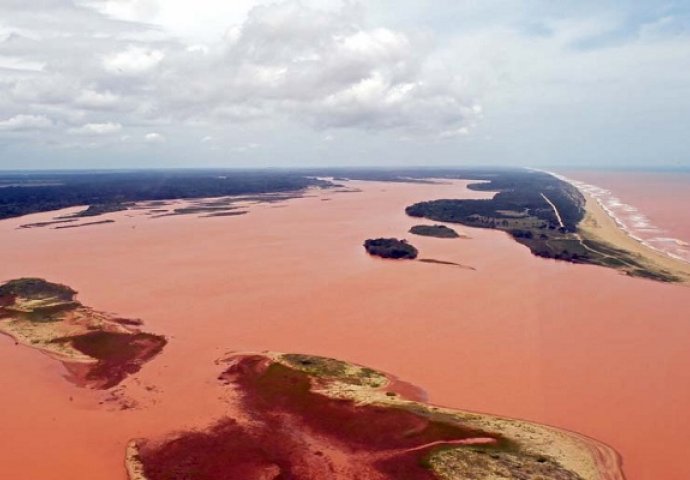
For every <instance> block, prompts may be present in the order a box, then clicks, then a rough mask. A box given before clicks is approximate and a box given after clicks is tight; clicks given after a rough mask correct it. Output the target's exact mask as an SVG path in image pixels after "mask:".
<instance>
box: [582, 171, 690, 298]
mask: <svg viewBox="0 0 690 480" xmlns="http://www.w3.org/2000/svg"><path fill="white" fill-rule="evenodd" d="M571 185H573V186H575V187H576V188H577V189H578V190H579V191H580V192H581V193H582V195H583V196H584V197H585V200H586V203H585V217H584V218H583V219H582V221H581V222H580V223H579V224H578V232H579V233H580V234H581V235H582V236H583V237H585V239H590V240H595V241H599V242H602V243H605V244H608V245H611V246H612V247H615V248H617V249H621V250H624V251H626V252H628V253H630V254H631V255H633V256H634V257H635V258H636V259H637V260H639V261H640V262H641V263H643V264H645V265H646V266H649V267H650V268H651V269H652V270H662V271H666V272H669V273H671V274H672V275H674V276H676V277H678V278H679V281H678V282H677V283H679V284H682V285H689V284H690V263H687V262H685V261H683V260H680V259H677V258H674V257H672V256H670V255H667V254H666V253H665V252H663V251H661V250H658V249H656V248H653V247H651V246H649V245H647V244H646V243H645V242H643V241H642V240H640V239H638V238H636V237H635V236H633V235H631V234H630V233H629V232H628V231H627V230H625V229H624V228H623V227H622V226H621V225H620V224H619V223H618V222H617V221H616V219H615V218H614V217H612V216H611V215H610V214H609V213H608V212H607V211H606V208H605V207H604V206H603V205H602V204H601V202H599V201H598V200H597V199H596V198H594V197H593V196H592V195H590V194H589V193H587V192H584V191H583V190H582V189H581V188H580V187H578V186H577V185H575V184H573V183H571Z"/></svg>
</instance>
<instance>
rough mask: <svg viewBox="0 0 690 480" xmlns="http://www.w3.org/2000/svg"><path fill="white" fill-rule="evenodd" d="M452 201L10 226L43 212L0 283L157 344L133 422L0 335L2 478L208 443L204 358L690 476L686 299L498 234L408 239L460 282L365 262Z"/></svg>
mask: <svg viewBox="0 0 690 480" xmlns="http://www.w3.org/2000/svg"><path fill="white" fill-rule="evenodd" d="M465 184H466V182H453V183H449V184H444V185H429V184H394V183H386V184H380V183H373V182H372V183H369V182H348V184H347V186H348V188H349V189H357V190H360V191H359V192H356V193H350V194H347V195H344V194H339V193H337V192H334V191H329V192H327V196H328V198H331V201H328V202H322V201H321V200H320V198H319V196H318V195H321V194H324V195H326V192H318V191H317V192H314V193H313V196H309V197H307V198H297V199H290V200H286V201H284V203H282V204H280V205H282V206H283V208H273V207H274V206H275V205H272V204H254V205H251V206H249V207H248V210H249V212H250V213H249V214H247V215H241V216H234V217H217V218H205V219H198V218H196V216H194V215H186V216H170V217H165V218H160V219H156V220H150V218H149V217H148V216H147V215H146V212H145V211H131V210H130V211H129V212H118V213H112V214H108V217H107V218H112V219H114V220H115V223H112V224H110V225H104V226H101V227H98V228H89V229H79V228H75V229H64V230H60V231H56V230H52V229H47V228H32V229H20V230H17V229H16V227H17V226H18V225H20V224H27V223H37V222H45V221H49V220H50V219H51V218H53V217H54V216H55V213H53V214H38V215H31V216H28V217H24V218H22V219H21V220H19V219H11V220H6V221H2V222H0V246H1V247H2V252H3V253H2V255H3V262H2V267H1V269H0V277H2V278H0V280H9V279H12V278H19V277H26V276H38V277H42V278H49V279H51V280H53V281H57V282H60V283H63V284H66V285H69V286H71V287H73V288H74V289H76V290H79V299H80V301H81V302H83V303H84V304H85V305H93V306H97V307H98V308H99V309H102V310H104V311H109V312H116V313H117V315H118V316H122V317H126V318H141V319H143V320H144V322H145V325H146V327H147V329H150V331H153V332H157V333H160V334H163V335H165V336H166V337H167V338H168V339H169V343H168V345H166V347H165V349H164V350H163V352H162V353H161V354H160V355H158V356H157V357H155V358H154V359H152V360H151V361H150V362H148V363H147V364H146V365H145V368H143V369H141V370H140V371H139V372H138V373H137V374H135V375H133V376H130V377H129V378H128V379H127V380H125V381H124V382H122V384H121V385H120V386H119V387H118V392H119V393H118V395H121V396H122V397H126V398H127V399H129V400H131V401H132V402H134V403H136V404H137V405H139V407H137V408H132V409H128V410H124V411H121V410H119V409H110V408H103V405H99V403H100V402H103V401H105V399H106V398H108V397H109V396H110V394H111V392H112V390H109V391H108V392H97V391H91V390H86V389H80V388H77V387H76V386H74V385H72V384H70V383H68V382H65V381H64V380H63V379H62V378H61V375H64V374H65V373H66V372H65V370H64V367H62V366H61V365H60V364H59V363H58V362H55V361H54V360H52V359H50V358H48V357H46V356H45V355H41V354H39V353H38V352H37V351H36V350H34V349H30V348H24V347H22V346H15V345H14V342H12V341H11V339H9V338H2V337H0V362H2V364H3V365H12V368H10V369H3V370H2V373H1V374H0V377H1V381H2V384H3V400H2V406H3V408H2V409H0V422H2V423H1V424H2V425H3V429H4V431H5V432H6V438H11V439H12V441H11V442H5V444H4V445H3V449H1V450H0V461H2V463H3V469H4V470H3V471H4V473H5V474H6V475H8V476H15V477H18V478H41V479H42V480H44V479H45V480H58V479H59V480H62V479H64V478H72V479H77V480H78V479H82V478H83V479H89V480H123V479H126V478H127V472H126V469H125V467H124V462H123V452H125V450H126V448H127V444H128V442H129V440H131V439H133V438H163V437H165V436H166V435H168V434H169V433H170V432H172V431H186V430H189V429H203V428H206V427H208V426H209V425H211V424H213V422H215V421H217V420H218V419H219V418H222V417H224V416H225V415H226V414H227V412H228V408H230V407H232V404H233V403H234V402H236V401H237V399H234V398H232V395H231V392H230V393H229V391H228V386H225V385H222V384H219V382H217V380H216V378H217V376H218V371H219V366H218V365H216V364H215V363H214V362H215V361H216V360H217V359H218V358H222V357H224V356H226V355H227V354H228V350H235V351H263V350H268V351H298V352H305V353H308V354H315V355H322V356H327V357H335V358H341V359H344V360H347V361H350V362H355V363H357V364H362V365H368V366H370V367H372V368H374V369H377V370H380V371H385V372H391V373H393V374H394V375H396V376H398V377H401V378H405V379H406V380H409V381H410V382H411V383H412V384H415V385H423V386H424V387H425V389H426V391H427V394H428V400H429V401H430V402H432V403H433V404H437V405H444V406H448V407H454V408H462V409H468V410H472V411H481V412H491V413H492V414H497V415H501V416H507V417H514V418H524V419H528V420H530V421H535V422H539V423H542V424H547V425H554V426H557V427H560V428H564V429H567V430H570V431H576V432H579V433H581V434H584V435H586V436H588V437H593V438H596V439H597V440H600V441H602V442H603V443H605V444H608V445H611V446H612V447H614V448H615V449H616V450H617V451H618V452H619V453H620V454H621V456H622V459H623V466H624V470H625V473H626V475H627V478H628V479H629V480H635V479H640V480H642V479H646V478H664V479H665V480H686V479H687V478H690V464H688V463H687V462H686V460H685V458H684V455H683V454H684V451H685V445H687V440H688V433H687V432H689V431H690V417H688V415H687V405H688V404H690V373H689V372H688V370H687V365H688V364H690V351H688V349H687V339H688V338H690V325H689V324H688V322H687V312H688V311H690V298H688V295H687V288H685V287H682V286H676V285H668V284H662V283H658V282H653V281H649V280H644V279H636V278H629V277H626V276H623V275H620V274H618V273H617V272H615V271H613V270H608V269H603V268H599V267H593V266H582V265H573V264H569V263H565V262H556V261H550V260H544V259H541V258H536V257H534V256H532V254H531V253H530V252H529V250H528V249H527V248H525V247H523V246H521V245H519V244H516V243H515V242H514V240H512V239H511V238H509V237H508V236H507V235H505V234H503V233H502V232H497V231H488V230H478V229H473V230H472V231H471V232H470V229H466V228H463V229H462V230H463V233H470V234H471V236H472V239H470V240H462V241H457V242H456V241H441V240H438V239H435V238H425V237H415V241H414V242H415V246H416V247H417V248H418V249H419V251H420V256H421V257H423V258H432V259H436V260H439V261H444V262H454V263H458V264H461V265H471V266H472V267H474V268H475V269H476V270H474V271H472V270H466V269H461V268H451V267H450V266H447V265H434V264H427V263H422V262H417V261H411V262H392V261H383V260H380V259H374V258H371V257H370V256H369V255H368V254H367V253H366V252H365V251H364V249H363V248H362V246H361V243H362V239H365V238H372V237H379V236H380V237H401V236H404V235H405V233H406V232H407V231H408V230H409V229H410V227H412V226H413V225H415V224H416V223H417V222H416V221H415V220H414V219H411V218H408V217H407V216H406V215H405V213H404V209H405V207H406V206H407V205H410V204H413V203H415V202H419V201H425V200H431V199H440V198H460V197H473V198H481V197H485V196H486V195H487V194H486V193H481V192H473V191H467V190H466V189H465V188H464V185H465ZM382 190H385V191H382ZM688 195H690V194H688ZM681 201H685V202H686V203H687V202H688V201H690V198H686V199H685V200H682V199H679V200H678V202H681ZM175 206H177V204H176V205H174V206H173V207H171V208H174V207H175ZM157 208H158V207H157ZM72 211H76V210H75V209H72ZM59 213H60V214H63V215H64V214H68V213H70V210H66V211H62V212H59ZM128 214H135V216H133V217H129V216H127V215H128ZM192 360H193V361H192ZM27 379H31V381H27ZM659 425H664V431H663V441H660V440H659V438H660V437H659V435H660V433H659ZM37 432H39V433H40V434H37Z"/></svg>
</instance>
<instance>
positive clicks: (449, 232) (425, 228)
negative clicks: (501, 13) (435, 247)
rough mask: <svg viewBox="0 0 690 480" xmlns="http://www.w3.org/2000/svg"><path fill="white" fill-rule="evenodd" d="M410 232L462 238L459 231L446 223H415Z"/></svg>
mask: <svg viewBox="0 0 690 480" xmlns="http://www.w3.org/2000/svg"><path fill="white" fill-rule="evenodd" d="M410 233H412V234H414V235H422V236H424V237H436V238H460V235H458V232H456V231H455V230H453V229H452V228H449V227H446V226H445V225H415V226H414V227H412V228H410Z"/></svg>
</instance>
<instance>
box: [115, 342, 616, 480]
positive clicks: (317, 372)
mask: <svg viewBox="0 0 690 480" xmlns="http://www.w3.org/2000/svg"><path fill="white" fill-rule="evenodd" d="M224 363H226V366H225V367H224V371H223V372H222V373H221V374H220V376H219V378H218V379H219V381H220V382H221V384H222V385H224V386H226V388H228V390H229V391H232V392H240V395H239V397H238V402H237V403H236V404H235V403H233V406H232V408H231V409H229V410H228V412H227V414H226V415H225V416H224V417H222V418H219V419H218V420H217V421H216V422H215V423H213V424H211V425H209V426H208V427H207V428H206V429H203V430H199V429H195V430H190V431H186V432H185V431H182V432H175V433H171V435H170V436H166V437H164V438H157V439H136V440H133V441H131V442H130V443H129V446H128V448H127V452H126V466H127V471H128V474H129V478H130V480H166V479H170V478H194V479H199V480H202V479H203V480H220V479H227V478H233V479H234V478H237V479H240V478H246V479H249V478H257V479H258V478H266V479H268V478H286V479H287V478H299V479H304V480H317V479H324V478H329V479H336V480H337V479H339V480H345V479H353V478H371V479H380V480H384V479H391V480H392V479H401V478H405V479H409V480H460V479H470V478H476V479H480V478H481V479H488V478H496V479H498V478H501V479H523V480H538V479H546V478H548V479H553V480H603V479H620V478H622V475H621V473H620V470H619V461H618V457H617V454H616V452H615V451H613V450H612V449H611V448H609V447H607V446H606V445H603V444H601V443H599V442H597V441H595V440H592V439H590V438H587V437H584V436H581V435H578V434H575V433H571V432H567V431H563V430H559V429H556V428H553V427H548V426H545V425H539V424H536V423H530V422H526V421H521V420H513V419H508V418H502V417H496V416H492V415H485V414H478V413H472V412H464V411H459V410H451V409H447V408H440V407H435V406H431V405H428V404H426V403H423V402H421V398H422V397H423V393H422V391H421V390H418V389H415V387H413V386H411V385H408V384H403V383H402V382H400V381H399V380H397V379H395V378H393V377H391V376H389V375H386V374H384V373H382V372H378V371H376V370H372V369H371V368H367V367H363V366H359V365H355V364H351V363H346V362H342V361H339V360H335V359H330V358H323V357H315V356H311V355H302V354H279V353H264V354H246V355H241V354H239V355H238V354H234V355H232V356H230V357H229V358H226V359H224Z"/></svg>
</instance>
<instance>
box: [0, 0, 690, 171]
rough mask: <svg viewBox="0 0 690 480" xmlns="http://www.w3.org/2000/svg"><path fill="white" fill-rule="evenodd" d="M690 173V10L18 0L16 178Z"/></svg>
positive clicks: (487, 2)
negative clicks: (234, 172) (469, 171)
mask: <svg viewBox="0 0 690 480" xmlns="http://www.w3.org/2000/svg"><path fill="white" fill-rule="evenodd" d="M326 165H337V166H381V167H385V166H435V165H438V166H477V165H520V166H531V167H559V166H580V167H585V168H609V167H612V168H621V167H634V168H639V167H642V168H657V167H660V168H666V167H681V168H685V167H690V0H685V1H668V2H664V1H663V0H661V1H653V0H646V1H612V0H578V1H554V0H524V1H518V0H367V1H366V2H364V1H362V2H357V1H354V0H302V1H296V0H287V1H262V0H194V1H189V0H0V169H41V168H49V169H59V168H136V167H242V168H246V167H259V168H263V167H293V166H306V167H312V166H326Z"/></svg>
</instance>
